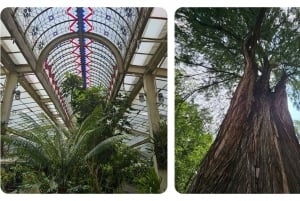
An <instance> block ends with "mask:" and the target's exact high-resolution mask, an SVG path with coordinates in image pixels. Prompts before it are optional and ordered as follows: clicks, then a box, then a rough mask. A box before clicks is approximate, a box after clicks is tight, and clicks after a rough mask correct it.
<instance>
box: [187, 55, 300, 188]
mask: <svg viewBox="0 0 300 201" xmlns="http://www.w3.org/2000/svg"><path fill="white" fill-rule="evenodd" d="M248 56H249V55H248ZM266 65H268V63H267V62H266ZM265 68H266V69H267V68H269V67H268V66H266V67H265ZM269 75H270V70H266V71H265V72H263V75H261V76H260V77H259V78H258V76H257V67H256V64H255V63H253V62H252V60H251V59H249V58H248V59H247V56H246V66H245V73H244V76H243V78H242V79H241V81H240V83H239V85H238V87H237V89H236V91H235V94H234V97H233V98H232V100H231V103H230V107H229V109H228V112H227V114H226V116H225V119H224V120H223V122H222V125H221V127H220V130H219V133H218V136H217V138H216V140H215V142H214V144H213V145H212V147H211V149H210V150H209V152H208V154H207V155H206V157H205V158H204V160H203V161H202V163H201V166H200V169H199V170H198V172H197V175H196V176H195V177H194V179H193V181H192V183H191V185H190V187H189V189H188V192H189V193H300V145H299V142H298V139H297V137H296V135H295V130H294V126H293V122H292V119H291V116H290V113H289V111H288V105H287V95H286V90H285V81H286V75H285V74H284V75H283V76H282V79H281V80H280V82H279V83H278V84H277V86H276V88H275V91H273V92H271V90H270V89H269V79H268V78H269Z"/></svg>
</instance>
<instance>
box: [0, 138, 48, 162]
mask: <svg viewBox="0 0 300 201" xmlns="http://www.w3.org/2000/svg"><path fill="white" fill-rule="evenodd" d="M1 140H3V141H4V142H6V143H8V144H10V145H12V146H13V147H15V148H17V149H20V150H22V152H23V154H22V155H20V154H19V155H18V157H19V158H24V159H27V157H28V156H30V158H31V159H32V161H35V162H36V163H37V164H40V165H46V164H48V163H49V157H48V156H47V154H46V153H45V151H44V150H43V147H42V146H40V144H37V143H35V142H32V141H30V140H28V139H25V138H22V137H19V136H14V135H3V136H1Z"/></svg>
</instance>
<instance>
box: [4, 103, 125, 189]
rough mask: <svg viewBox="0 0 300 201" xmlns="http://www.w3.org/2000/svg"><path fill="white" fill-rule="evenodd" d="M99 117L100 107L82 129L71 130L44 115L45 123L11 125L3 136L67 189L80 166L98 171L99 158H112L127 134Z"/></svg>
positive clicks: (97, 186)
mask: <svg viewBox="0 0 300 201" xmlns="http://www.w3.org/2000/svg"><path fill="white" fill-rule="evenodd" d="M98 117H99V108H98V109H97V108H96V109H95V111H94V112H93V113H92V114H91V115H90V116H89V117H87V118H86V119H85V120H84V122H83V123H82V124H81V126H80V127H79V128H78V129H75V130H74V131H70V130H68V129H65V128H63V127H62V126H59V125H55V124H53V123H52V122H51V121H50V120H49V119H48V118H47V117H46V116H44V117H43V119H44V122H47V123H46V124H45V125H36V126H35V127H33V128H30V129H28V130H13V129H9V133H10V134H9V135H5V136H2V140H3V141H5V142H7V143H8V144H10V145H12V147H13V148H14V149H13V154H14V155H16V156H17V157H18V158H19V159H22V160H25V161H27V162H28V163H31V164H32V165H33V166H34V167H35V168H37V169H39V170H41V171H43V172H44V173H45V174H46V176H48V177H54V178H55V181H56V183H57V185H58V193H66V192H67V183H68V181H70V180H71V178H72V177H74V175H75V176H78V175H79V174H77V173H76V172H78V170H79V169H80V168H89V170H90V173H96V170H97V167H98V166H99V165H98V164H99V161H101V160H99V159H102V160H104V158H108V157H109V153H111V151H110V150H111V149H112V148H113V144H114V143H115V142H116V141H120V140H121V139H123V138H124V135H120V134H118V135H114V134H113V132H111V131H112V129H111V128H107V126H106V123H105V121H106V118H107V116H104V117H102V118H98ZM103 153H105V154H103ZM93 175H95V174H93ZM93 180H94V181H93V183H94V191H96V192H100V187H99V184H98V177H97V175H96V177H93Z"/></svg>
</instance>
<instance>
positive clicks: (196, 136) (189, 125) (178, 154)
mask: <svg viewBox="0 0 300 201" xmlns="http://www.w3.org/2000/svg"><path fill="white" fill-rule="evenodd" d="M177 74H179V72H177ZM176 80H177V81H176V83H178V84H180V79H179V78H178V77H176ZM178 86H179V85H178ZM176 87H177V86H176ZM207 121H209V118H208V114H207V112H206V111H205V110H202V111H198V109H197V105H195V104H192V103H188V102H186V101H183V100H182V98H181V96H180V95H179V94H178V91H176V96H175V122H176V124H175V159H176V161H175V172H176V175H175V187H176V189H177V191H178V192H180V193H184V192H185V190H186V188H187V186H188V185H189V182H190V180H191V178H192V177H193V176H194V175H195V172H196V171H197V168H198V167H199V161H201V160H202V158H203V157H204V156H205V154H206V152H207V151H208V149H209V147H210V145H211V143H212V141H213V138H212V135H211V134H208V133H206V131H205V129H204V125H205V123H206V122H207Z"/></svg>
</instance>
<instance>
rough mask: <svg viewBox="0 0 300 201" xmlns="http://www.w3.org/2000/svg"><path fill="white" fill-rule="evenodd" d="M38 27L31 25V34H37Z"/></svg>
mask: <svg viewBox="0 0 300 201" xmlns="http://www.w3.org/2000/svg"><path fill="white" fill-rule="evenodd" d="M38 31H39V28H38V27H37V26H33V27H32V35H33V36H36V35H37V34H38Z"/></svg>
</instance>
